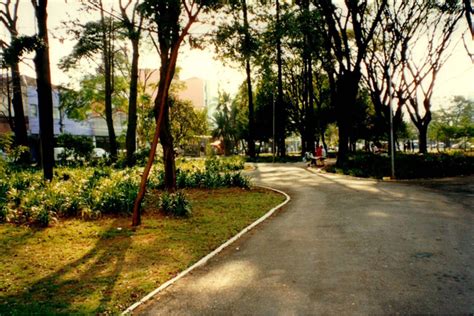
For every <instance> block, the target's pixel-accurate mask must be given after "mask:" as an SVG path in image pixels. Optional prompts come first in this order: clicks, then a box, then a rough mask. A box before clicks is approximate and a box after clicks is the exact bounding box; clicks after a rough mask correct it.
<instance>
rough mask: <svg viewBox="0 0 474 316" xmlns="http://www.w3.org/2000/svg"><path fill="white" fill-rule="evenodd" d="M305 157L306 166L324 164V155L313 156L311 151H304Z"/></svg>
mask: <svg viewBox="0 0 474 316" xmlns="http://www.w3.org/2000/svg"><path fill="white" fill-rule="evenodd" d="M305 158H306V161H307V162H309V163H308V167H310V166H318V165H320V166H324V160H326V156H314V155H313V154H312V153H309V152H306V154H305ZM318 162H319V164H318Z"/></svg>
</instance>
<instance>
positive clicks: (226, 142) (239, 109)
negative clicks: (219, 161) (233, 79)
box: [212, 90, 248, 156]
mask: <svg viewBox="0 0 474 316" xmlns="http://www.w3.org/2000/svg"><path fill="white" fill-rule="evenodd" d="M244 93H246V92H245V91H243V90H242V91H241V93H240V98H239V97H237V98H235V99H234V100H232V99H231V98H230V94H228V93H225V92H219V97H218V104H217V111H216V112H215V113H214V122H213V123H214V129H213V131H212V136H214V137H218V138H220V139H222V141H223V150H224V154H225V155H226V156H228V155H230V154H231V153H232V151H234V148H235V146H236V145H237V142H238V141H239V140H241V139H243V138H244V137H245V129H246V126H247V122H248V120H247V118H246V116H245V115H246V114H247V113H246V110H244V109H245V108H246V104H247V103H246V101H245V100H243V99H242V94H244ZM239 101H243V102H239Z"/></svg>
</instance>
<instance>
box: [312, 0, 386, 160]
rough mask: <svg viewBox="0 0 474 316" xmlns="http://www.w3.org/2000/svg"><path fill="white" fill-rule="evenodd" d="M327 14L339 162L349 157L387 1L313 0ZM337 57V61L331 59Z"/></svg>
mask: <svg viewBox="0 0 474 316" xmlns="http://www.w3.org/2000/svg"><path fill="white" fill-rule="evenodd" d="M313 4H314V5H315V7H316V8H318V9H319V10H320V12H321V14H322V16H323V17H324V21H325V25H324V28H323V29H320V30H319V32H320V34H321V35H322V36H323V39H324V43H325V44H324V46H325V48H326V52H327V56H326V58H325V59H326V62H324V66H325V69H326V71H327V73H328V75H329V76H330V77H332V78H330V80H329V82H330V84H331V89H332V93H331V95H332V103H333V105H334V107H335V108H336V111H337V112H336V113H337V123H338V127H339V152H338V157H337V164H338V165H341V164H343V163H344V162H345V161H346V159H347V154H348V150H349V147H348V144H349V137H350V126H351V125H352V122H351V121H352V110H353V107H354V106H355V104H356V100H357V93H358V91H359V82H360V80H361V76H362V71H361V64H362V61H363V60H364V58H365V56H366V54H367V49H368V46H369V43H370V42H371V41H372V38H373V36H374V33H375V30H376V28H377V26H378V25H379V23H380V21H381V17H382V13H383V12H384V10H385V6H386V4H387V0H376V1H368V0H345V1H344V7H343V8H338V7H337V6H336V5H335V4H334V3H333V1H331V0H318V1H316V0H313ZM329 60H334V63H330V62H327V61H329Z"/></svg>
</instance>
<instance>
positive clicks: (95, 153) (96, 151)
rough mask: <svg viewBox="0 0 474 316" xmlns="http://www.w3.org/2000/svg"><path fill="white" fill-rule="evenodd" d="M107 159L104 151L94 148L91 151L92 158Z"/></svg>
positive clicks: (106, 153) (107, 154) (107, 155)
mask: <svg viewBox="0 0 474 316" xmlns="http://www.w3.org/2000/svg"><path fill="white" fill-rule="evenodd" d="M107 157H109V153H108V152H107V151H105V149H103V148H98V147H96V148H94V149H92V158H107Z"/></svg>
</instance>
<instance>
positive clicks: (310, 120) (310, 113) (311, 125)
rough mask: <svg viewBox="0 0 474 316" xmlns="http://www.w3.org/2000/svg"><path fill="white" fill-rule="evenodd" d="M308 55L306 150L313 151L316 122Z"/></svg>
mask: <svg viewBox="0 0 474 316" xmlns="http://www.w3.org/2000/svg"><path fill="white" fill-rule="evenodd" d="M307 57H308V61H307V62H308V67H307V72H306V88H307V89H308V90H307V105H308V107H307V120H306V122H307V129H308V145H309V147H308V151H310V152H312V153H314V142H315V133H316V128H315V127H316V124H315V117H314V104H313V100H314V89H313V66H312V61H311V55H310V56H307Z"/></svg>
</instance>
